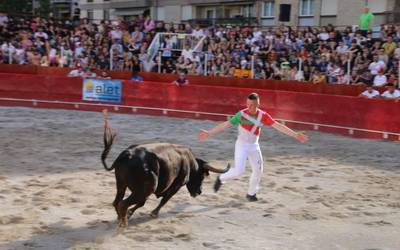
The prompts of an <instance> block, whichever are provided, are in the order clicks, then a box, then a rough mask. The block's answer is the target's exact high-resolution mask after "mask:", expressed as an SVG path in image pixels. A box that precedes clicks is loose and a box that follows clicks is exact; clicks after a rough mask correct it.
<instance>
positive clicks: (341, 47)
mask: <svg viewBox="0 0 400 250" xmlns="http://www.w3.org/2000/svg"><path fill="white" fill-rule="evenodd" d="M348 49H349V47H348V46H346V45H344V43H343V41H339V45H338V46H337V47H336V52H337V53H338V54H339V55H343V54H346V53H347V52H348Z"/></svg>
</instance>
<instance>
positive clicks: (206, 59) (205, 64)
mask: <svg viewBox="0 0 400 250" xmlns="http://www.w3.org/2000/svg"><path fill="white" fill-rule="evenodd" d="M207 61H208V54H207V53H206V54H205V55H204V75H205V76H206V75H207Z"/></svg>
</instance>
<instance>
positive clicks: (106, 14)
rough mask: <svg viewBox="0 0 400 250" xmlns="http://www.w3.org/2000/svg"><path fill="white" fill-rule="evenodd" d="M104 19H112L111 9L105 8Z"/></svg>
mask: <svg viewBox="0 0 400 250" xmlns="http://www.w3.org/2000/svg"><path fill="white" fill-rule="evenodd" d="M103 19H104V20H110V10H103Z"/></svg>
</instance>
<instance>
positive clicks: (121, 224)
mask: <svg viewBox="0 0 400 250" xmlns="http://www.w3.org/2000/svg"><path fill="white" fill-rule="evenodd" d="M127 226H128V219H126V218H125V219H122V220H120V221H119V223H118V228H126V227H127Z"/></svg>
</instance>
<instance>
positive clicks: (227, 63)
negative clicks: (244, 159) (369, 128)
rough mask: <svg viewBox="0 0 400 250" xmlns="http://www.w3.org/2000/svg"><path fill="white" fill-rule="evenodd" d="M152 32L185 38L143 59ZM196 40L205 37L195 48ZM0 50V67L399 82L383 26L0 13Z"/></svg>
mask: <svg viewBox="0 0 400 250" xmlns="http://www.w3.org/2000/svg"><path fill="white" fill-rule="evenodd" d="M159 32H168V33H180V34H182V35H190V36H182V37H183V40H182V39H181V40H179V42H180V44H177V39H176V36H172V35H165V36H163V37H162V41H161V43H160V52H161V57H158V56H156V57H154V59H150V60H149V58H148V53H147V50H148V49H149V45H150V43H151V41H152V39H153V38H154V37H155V35H156V34H157V33H159ZM182 37H181V38H182ZM186 37H187V38H186ZM201 37H205V38H204V40H203V41H202V43H201V44H200V46H199V48H198V50H196V51H194V50H193V44H195V43H197V42H198V41H199V40H200V38H201ZM0 46H1V47H0V63H14V64H33V65H40V66H55V67H70V68H78V67H80V68H82V71H86V69H90V70H95V69H100V70H105V69H109V68H110V62H111V63H112V66H113V70H130V71H132V72H138V71H147V72H158V71H161V72H163V73H177V74H179V73H181V72H184V73H185V74H189V75H209V76H221V77H240V78H249V77H253V78H255V79H274V80H298V81H303V82H310V83H323V82H325V83H332V84H366V85H373V86H385V85H387V84H392V85H397V84H398V79H397V76H398V71H399V60H400V26H395V25H382V26H381V28H380V30H377V31H374V32H372V31H371V30H368V31H367V30H357V29H354V28H352V27H343V28H342V29H337V28H336V27H334V26H332V25H328V26H325V27H320V28H313V27H306V28H292V27H288V26H279V27H271V28H263V29H260V28H259V27H249V26H248V25H241V26H229V25H226V26H221V25H213V26H210V27H200V26H199V25H196V26H194V27H192V26H191V25H189V24H185V25H184V24H170V23H164V22H155V21H154V20H152V19H151V18H150V17H143V16H140V17H138V18H136V19H134V20H131V21H108V20H102V21H100V22H98V23H95V22H89V21H88V20H86V19H83V20H80V21H78V22H76V21H75V22H72V21H58V20H53V19H44V18H40V17H35V18H32V19H26V18H23V17H19V18H17V17H9V16H7V14H5V13H0ZM177 46H180V47H181V48H182V49H181V50H179V51H178V50H177V48H178V47H177ZM178 49H179V48H178ZM110 52H111V55H112V56H111V57H110ZM205 58H207V59H208V60H205ZM10 60H11V62H10ZM159 64H160V66H159ZM299 67H300V68H299ZM252 69H253V70H252Z"/></svg>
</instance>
